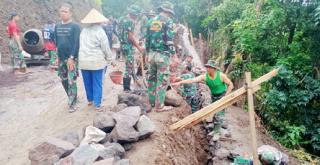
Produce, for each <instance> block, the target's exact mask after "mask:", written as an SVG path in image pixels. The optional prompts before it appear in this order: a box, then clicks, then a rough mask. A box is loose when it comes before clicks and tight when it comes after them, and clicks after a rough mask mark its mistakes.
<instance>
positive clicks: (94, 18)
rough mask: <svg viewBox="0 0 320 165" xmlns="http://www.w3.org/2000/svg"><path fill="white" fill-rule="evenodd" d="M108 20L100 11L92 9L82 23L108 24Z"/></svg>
mask: <svg viewBox="0 0 320 165" xmlns="http://www.w3.org/2000/svg"><path fill="white" fill-rule="evenodd" d="M108 21H109V20H108V18H106V17H105V16H103V15H102V14H101V13H100V12H99V11H98V10H96V9H91V11H90V12H89V13H88V14H87V16H86V17H84V18H83V19H82V20H81V23H85V24H90V23H103V22H108Z"/></svg>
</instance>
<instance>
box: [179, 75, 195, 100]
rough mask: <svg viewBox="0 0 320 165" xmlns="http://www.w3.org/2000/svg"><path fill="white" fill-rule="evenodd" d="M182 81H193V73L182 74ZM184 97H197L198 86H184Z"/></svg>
mask: <svg viewBox="0 0 320 165" xmlns="http://www.w3.org/2000/svg"><path fill="white" fill-rule="evenodd" d="M180 77H181V79H183V80H188V79H193V78H194V74H193V73H192V72H189V73H185V74H182V75H181V76H180ZM182 91H183V92H182V96H183V97H190V96H195V95H196V92H197V86H196V84H194V83H193V84H184V85H183V90H182Z"/></svg>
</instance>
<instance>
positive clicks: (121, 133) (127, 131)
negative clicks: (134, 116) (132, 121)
mask: <svg viewBox="0 0 320 165" xmlns="http://www.w3.org/2000/svg"><path fill="white" fill-rule="evenodd" d="M139 136H140V134H139V132H137V131H136V130H135V129H134V127H133V126H128V125H126V124H123V123H122V124H117V125H116V127H114V129H113V130H112V132H111V133H110V135H109V140H110V141H112V142H117V143H120V144H124V143H130V142H136V141H138V140H139Z"/></svg>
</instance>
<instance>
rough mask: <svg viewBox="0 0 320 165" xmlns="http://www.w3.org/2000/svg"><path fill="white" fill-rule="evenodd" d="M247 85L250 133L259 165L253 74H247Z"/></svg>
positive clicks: (256, 164)
mask: <svg viewBox="0 0 320 165" xmlns="http://www.w3.org/2000/svg"><path fill="white" fill-rule="evenodd" d="M245 74H246V83H247V94H248V107H249V118H250V132H251V143H252V151H253V164H254V165H258V163H259V160H258V147H257V131H256V123H255V119H254V116H255V115H254V114H255V112H254V103H253V86H252V82H251V72H246V73H245Z"/></svg>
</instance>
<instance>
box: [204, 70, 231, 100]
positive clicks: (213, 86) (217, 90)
mask: <svg viewBox="0 0 320 165" xmlns="http://www.w3.org/2000/svg"><path fill="white" fill-rule="evenodd" d="M205 82H206V84H207V85H208V86H209V88H210V91H211V94H213V95H218V94H222V93H224V92H225V91H226V90H227V85H226V84H225V83H224V82H223V81H222V80H221V71H217V73H216V76H215V78H214V79H212V78H211V77H210V76H209V73H207V74H206V78H205Z"/></svg>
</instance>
